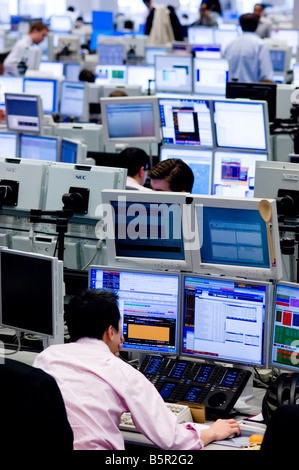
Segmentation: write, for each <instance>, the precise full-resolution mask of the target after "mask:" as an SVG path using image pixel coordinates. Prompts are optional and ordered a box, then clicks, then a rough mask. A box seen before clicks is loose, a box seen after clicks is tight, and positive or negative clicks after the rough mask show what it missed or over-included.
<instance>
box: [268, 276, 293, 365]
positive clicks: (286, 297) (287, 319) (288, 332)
mask: <svg viewBox="0 0 299 470" xmlns="http://www.w3.org/2000/svg"><path fill="white" fill-rule="evenodd" d="M298 302H299V287H298V284H297V283H291V282H284V281H280V282H278V283H277V284H276V285H275V287H274V299H273V312H272V316H271V337H270V341H269V366H270V367H274V368H276V369H285V370H286V371H289V372H298V370H299V361H298V344H299V343H298V340H299V323H298Z"/></svg>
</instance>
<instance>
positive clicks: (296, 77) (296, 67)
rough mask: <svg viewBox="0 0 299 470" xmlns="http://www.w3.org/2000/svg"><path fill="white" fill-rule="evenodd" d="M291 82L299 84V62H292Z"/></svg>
mask: <svg viewBox="0 0 299 470" xmlns="http://www.w3.org/2000/svg"><path fill="white" fill-rule="evenodd" d="M292 83H293V84H294V85H296V86H299V63H298V62H296V63H295V64H293V81H292Z"/></svg>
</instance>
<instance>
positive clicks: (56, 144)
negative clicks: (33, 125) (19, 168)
mask: <svg viewBox="0 0 299 470" xmlns="http://www.w3.org/2000/svg"><path fill="white" fill-rule="evenodd" d="M59 156H60V138H59V137H45V136H39V135H38V136H37V135H26V134H21V135H20V158H25V159H29V160H44V161H46V162H57V161H59Z"/></svg>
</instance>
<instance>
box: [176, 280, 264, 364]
mask: <svg viewBox="0 0 299 470" xmlns="http://www.w3.org/2000/svg"><path fill="white" fill-rule="evenodd" d="M182 282H183V292H184V294H183V295H184V298H183V334H182V355H183V356H187V357H189V358H192V359H206V360H209V359H210V360H213V361H223V362H228V363H237V364H243V365H248V366H259V367H261V366H266V365H267V323H268V309H269V305H270V296H271V287H272V284H271V283H267V282H262V281H250V280H246V281H244V280H240V279H230V278H227V277H224V278H221V279H220V278H219V277H212V276H209V277H202V276H198V275H192V274H184V275H183V279H182Z"/></svg>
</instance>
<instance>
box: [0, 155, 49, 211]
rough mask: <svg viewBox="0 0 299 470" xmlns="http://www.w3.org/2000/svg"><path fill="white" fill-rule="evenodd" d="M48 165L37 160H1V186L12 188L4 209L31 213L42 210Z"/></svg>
mask: <svg viewBox="0 0 299 470" xmlns="http://www.w3.org/2000/svg"><path fill="white" fill-rule="evenodd" d="M47 167H48V164H47V163H46V162H41V161H37V160H22V159H21V160H20V159H18V158H15V159H14V158H1V159H0V175H1V185H2V186H7V187H8V188H9V187H10V188H11V190H10V191H8V192H7V195H6V197H5V200H4V202H3V209H6V208H7V209H9V210H14V211H25V212H29V211H30V210H31V209H42V208H43V198H44V190H45V181H46V170H47Z"/></svg>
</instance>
